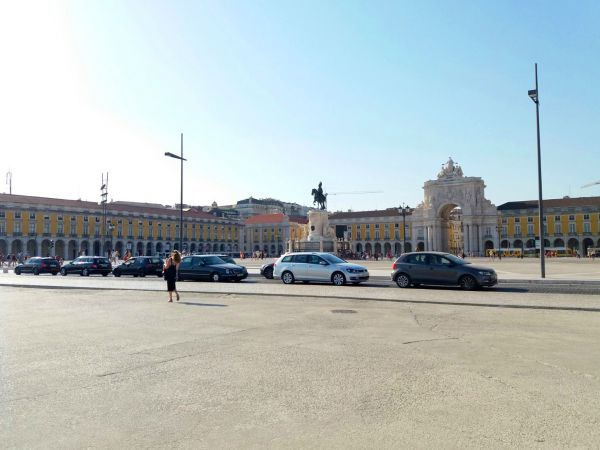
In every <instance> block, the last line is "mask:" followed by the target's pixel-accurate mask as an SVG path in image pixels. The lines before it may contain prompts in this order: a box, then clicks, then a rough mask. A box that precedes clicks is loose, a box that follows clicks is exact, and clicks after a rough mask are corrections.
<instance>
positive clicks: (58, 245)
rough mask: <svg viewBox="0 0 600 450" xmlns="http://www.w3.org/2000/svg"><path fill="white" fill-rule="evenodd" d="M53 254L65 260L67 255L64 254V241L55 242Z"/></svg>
mask: <svg viewBox="0 0 600 450" xmlns="http://www.w3.org/2000/svg"><path fill="white" fill-rule="evenodd" d="M54 254H55V255H56V256H60V257H61V258H63V259H65V258H66V257H67V255H66V253H65V241H63V240H62V239H59V240H58V241H56V242H55V243H54Z"/></svg>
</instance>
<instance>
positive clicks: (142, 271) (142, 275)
mask: <svg viewBox="0 0 600 450" xmlns="http://www.w3.org/2000/svg"><path fill="white" fill-rule="evenodd" d="M139 275H140V277H145V276H146V274H145V273H144V269H142V270H140V273H139Z"/></svg>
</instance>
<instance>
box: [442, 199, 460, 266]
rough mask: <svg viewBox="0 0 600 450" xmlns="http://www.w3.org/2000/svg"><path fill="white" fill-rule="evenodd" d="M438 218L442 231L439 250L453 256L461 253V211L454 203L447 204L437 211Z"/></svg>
mask: <svg viewBox="0 0 600 450" xmlns="http://www.w3.org/2000/svg"><path fill="white" fill-rule="evenodd" d="M438 217H439V218H440V229H441V230H442V232H441V238H442V239H441V240H442V242H441V248H440V250H441V251H443V252H448V253H452V254H455V255H457V254H459V253H461V252H462V250H463V248H464V242H463V234H462V209H461V208H460V207H459V206H458V205H457V204H456V203H447V204H445V205H443V206H442V207H441V208H440V209H439V212H438Z"/></svg>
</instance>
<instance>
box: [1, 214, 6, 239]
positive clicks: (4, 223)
mask: <svg viewBox="0 0 600 450" xmlns="http://www.w3.org/2000/svg"><path fill="white" fill-rule="evenodd" d="M0 217H2V216H0ZM5 234H6V220H4V218H3V219H2V220H0V236H3V235H5Z"/></svg>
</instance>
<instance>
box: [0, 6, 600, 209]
mask: <svg viewBox="0 0 600 450" xmlns="http://www.w3.org/2000/svg"><path fill="white" fill-rule="evenodd" d="M599 5H600V4H599V3H598V2H592V1H578V2H573V3H572V4H568V3H566V2H542V1H528V2H517V1H504V2H484V1H472V2H456V1H422V2H408V1H406V2H404V1H395V2H384V1H373V2H366V1H361V2H359V1H326V2H323V1H300V2H292V1H283V2H281V1H278V2H275V1H272V2H270V1H254V2H243V1H239V2H234V1H168V2H167V1H72V2H70V1H69V2H66V1H40V2H27V3H26V4H25V2H4V3H2V6H1V7H0V8H1V11H0V17H1V18H0V42H1V44H0V46H1V47H2V50H3V54H5V55H7V59H6V60H5V61H7V62H8V64H6V65H5V67H7V68H9V70H3V71H2V73H0V98H2V99H3V101H2V102H0V120H1V123H2V131H1V132H0V152H1V155H2V157H1V159H0V172H1V173H2V177H3V181H5V180H4V174H5V173H6V172H8V171H10V172H11V173H12V189H13V193H17V194H25V195H40V196H49V197H63V198H82V199H86V200H91V201H99V199H100V190H99V188H100V181H101V176H102V173H105V172H109V174H110V183H109V197H110V198H112V199H114V200H132V201H146V202H155V203H163V204H173V203H175V202H177V201H178V200H179V164H178V162H177V161H175V160H173V159H169V158H166V157H165V156H164V152H165V151H170V152H173V153H179V148H180V143H179V136H180V133H181V132H183V133H184V156H185V157H186V158H187V159H188V161H187V162H186V163H185V169H184V170H185V173H184V183H185V192H184V202H186V203H191V204H201V205H206V204H210V203H212V202H213V201H216V202H217V203H218V204H220V205H225V204H232V203H235V202H236V201H237V200H240V199H243V198H246V197H248V196H250V195H252V196H254V197H255V198H263V197H269V196H270V197H275V198H278V199H281V200H285V201H294V202H298V203H302V204H310V203H311V201H312V198H311V196H310V191H311V189H312V188H313V187H316V185H317V183H318V182H319V181H323V185H324V188H325V190H326V191H327V192H330V193H334V192H348V191H383V192H380V193H372V194H363V195H360V194H355V195H336V196H330V199H329V209H331V210H346V209H350V208H351V209H354V210H365V209H376V208H388V207H393V206H397V205H399V204H400V203H402V202H404V203H407V204H409V205H411V206H416V205H417V204H418V203H419V202H421V201H422V198H423V191H422V186H423V183H424V182H425V181H427V180H430V179H434V178H435V177H436V174H437V172H438V171H439V169H440V166H441V164H443V163H445V162H446V161H447V159H448V157H449V156H452V158H453V159H454V160H455V161H456V162H458V163H459V164H460V165H461V166H462V168H463V172H464V173H465V175H466V176H478V177H482V178H483V179H484V180H485V182H486V186H487V188H486V196H487V198H488V199H489V200H491V201H492V203H494V204H496V205H499V204H502V203H504V202H507V201H511V200H525V199H535V198H537V195H538V194H537V165H536V164H537V159H536V130H535V105H534V104H533V102H531V100H530V99H529V98H528V97H527V91H528V90H529V89H533V88H534V86H535V80H534V63H536V62H537V63H538V70H539V82H540V123H541V143H542V169H543V175H544V198H557V197H562V196H565V195H571V196H572V197H579V196H591V195H600V185H596V186H593V187H588V188H585V189H582V188H581V186H582V185H583V184H586V183H589V182H592V181H596V180H600V171H599V167H600V164H599V163H600V149H599V146H600V144H599V142H600V140H599V139H598V129H599V128H600V127H599V126H598V124H600V90H599V89H598V80H599V79H600V62H599V61H600V58H599V57H598V55H599V54H600V31H599V30H600V27H598V23H600V6H599ZM0 191H3V192H8V186H7V185H4V186H3V189H0Z"/></svg>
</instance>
